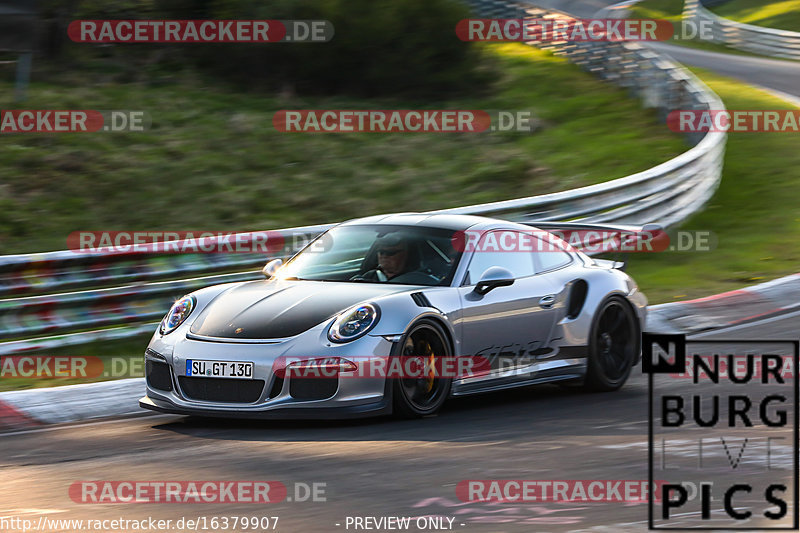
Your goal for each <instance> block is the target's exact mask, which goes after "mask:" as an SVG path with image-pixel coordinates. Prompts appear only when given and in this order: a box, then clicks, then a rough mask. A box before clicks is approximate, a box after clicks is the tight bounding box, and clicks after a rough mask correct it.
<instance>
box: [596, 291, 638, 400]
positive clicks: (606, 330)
mask: <svg viewBox="0 0 800 533" xmlns="http://www.w3.org/2000/svg"><path fill="white" fill-rule="evenodd" d="M640 345H641V335H640V333H639V326H638V320H637V318H636V315H635V313H634V311H633V309H632V308H631V306H630V305H628V303H627V302H626V301H625V300H624V299H623V298H622V297H620V296H611V297H609V298H607V299H606V300H605V301H603V303H602V304H600V306H599V307H598V308H597V312H596V314H595V319H594V322H593V324H592V330H591V332H590V337H589V354H588V355H589V360H588V367H587V369H586V379H585V381H584V383H583V387H584V388H585V389H586V390H590V391H598V392H602V391H614V390H617V389H619V388H620V387H622V385H624V384H625V382H626V381H627V380H628V377H629V376H630V374H631V369H632V368H633V364H634V362H635V361H636V357H637V356H638V354H639V349H640Z"/></svg>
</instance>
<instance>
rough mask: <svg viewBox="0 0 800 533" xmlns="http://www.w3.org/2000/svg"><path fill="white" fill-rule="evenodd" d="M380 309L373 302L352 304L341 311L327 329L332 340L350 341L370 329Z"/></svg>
mask: <svg viewBox="0 0 800 533" xmlns="http://www.w3.org/2000/svg"><path fill="white" fill-rule="evenodd" d="M379 318H380V309H378V306H377V305H374V304H362V305H354V306H353V307H351V308H350V309H347V310H346V311H344V312H343V313H341V314H340V315H339V316H338V317H336V320H334V321H333V324H331V327H330V329H329V330H328V339H330V340H331V341H332V342H350V341H352V340H355V339H357V338H359V337H361V336H362V335H366V333H367V332H368V331H369V330H371V329H372V326H374V325H375V324H377V323H378V319H379Z"/></svg>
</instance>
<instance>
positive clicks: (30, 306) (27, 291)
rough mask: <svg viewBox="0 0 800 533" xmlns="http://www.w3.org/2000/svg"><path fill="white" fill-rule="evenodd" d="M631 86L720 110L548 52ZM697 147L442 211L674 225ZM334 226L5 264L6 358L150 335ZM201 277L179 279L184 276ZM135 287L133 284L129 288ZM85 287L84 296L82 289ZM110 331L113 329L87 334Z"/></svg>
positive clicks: (634, 50) (665, 83) (500, 14)
mask: <svg viewBox="0 0 800 533" xmlns="http://www.w3.org/2000/svg"><path fill="white" fill-rule="evenodd" d="M469 3H470V4H471V5H472V6H473V8H474V9H475V11H476V13H477V14H478V16H483V17H497V18H520V17H521V14H522V13H525V16H528V17H566V15H564V14H562V13H558V12H554V11H552V10H549V11H542V10H538V9H528V8H525V7H523V6H520V5H518V4H514V3H509V2H504V1H502V0H472V1H470V2H469ZM544 47H545V48H548V49H550V50H552V51H553V53H555V54H558V55H563V56H566V57H567V58H568V59H569V60H570V61H572V62H574V63H576V64H577V65H580V66H581V67H582V68H584V69H585V70H587V71H589V72H591V73H593V74H595V75H597V76H600V77H601V78H603V79H605V80H608V81H610V82H613V83H616V84H618V85H620V86H622V87H625V88H627V89H628V90H629V91H630V92H631V93H632V94H633V95H635V96H637V97H639V98H640V99H641V100H642V102H643V103H644V105H645V106H647V107H650V108H656V109H658V111H659V114H660V116H661V118H662V119H665V118H666V116H667V114H668V113H669V112H670V111H671V110H674V109H694V110H702V109H718V110H722V109H724V106H723V104H722V102H721V101H720V100H719V98H718V97H717V96H716V95H715V94H714V93H713V92H712V91H711V90H710V89H708V87H706V86H705V85H704V84H703V83H702V82H701V81H700V80H698V79H697V78H696V77H695V76H693V75H692V74H691V73H689V72H688V71H686V70H685V69H683V68H682V67H680V66H679V65H677V64H675V63H674V62H672V61H671V60H669V59H668V58H666V57H663V56H660V55H658V54H657V53H655V52H652V51H650V50H648V49H646V48H643V47H642V46H640V45H637V44H635V43H612V42H607V43H603V42H576V43H569V42H558V43H547V44H546V45H544ZM688 140H689V143H690V144H691V145H692V148H691V149H690V150H688V151H687V152H685V153H683V154H681V155H679V156H678V157H676V158H674V159H672V160H670V161H667V162H665V163H663V164H661V165H658V166H657V167H654V168H651V169H649V170H646V171H644V172H640V173H637V174H633V175H630V176H626V177H624V178H619V179H616V180H613V181H609V182H606V183H600V184H597V185H592V186H588V187H582V188H579V189H573V190H569V191H564V192H558V193H553V194H546V195H540V196H531V197H528V198H519V199H515V200H508V201H502V202H493V203H487V204H481V205H472V206H466V207H458V208H452V209H443V210H439V211H435V212H437V213H461V214H474V215H484V216H491V217H497V218H505V219H510V220H518V221H522V222H531V221H554V220H559V221H580V222H590V223H591V222H596V223H600V222H605V223H619V224H637V225H643V224H645V223H656V224H659V225H661V226H662V227H672V226H675V225H677V224H679V223H680V222H682V221H683V220H685V219H686V218H687V217H688V216H690V215H691V214H693V213H695V212H697V211H698V210H699V209H701V208H702V206H703V205H704V204H705V203H706V202H707V201H708V199H709V198H710V197H711V196H712V195H713V193H714V191H715V190H716V188H717V185H718V184H719V180H720V177H721V172H722V161H723V157H724V150H725V140H726V136H725V134H724V133H708V134H705V135H703V134H700V135H692V136H689V138H688ZM331 226H332V224H325V225H319V226H307V227H302V228H289V229H286V230H281V231H282V233H283V234H285V235H288V236H291V237H292V238H289V239H286V240H285V241H286V245H285V246H284V248H283V249H282V250H280V251H277V252H276V253H274V254H270V257H267V256H266V255H259V254H247V255H243V254H163V253H162V254H149V255H130V254H128V255H125V254H117V255H113V256H99V257H98V256H97V255H93V254H90V253H77V252H72V251H59V252H48V253H42V254H29V255H14V256H2V257H0V298H2V299H0V354H7V353H17V352H23V351H29V350H35V349H38V350H41V349H47V348H52V347H55V346H63V345H69V344H80V343H83V342H88V341H95V340H103V339H116V338H122V337H126V336H131V335H137V334H141V333H143V332H146V331H152V330H153V329H154V327H155V324H156V321H157V319H158V318H160V317H161V316H162V315H163V313H164V312H166V310H167V308H168V306H169V305H170V304H171V303H172V302H173V301H174V300H175V299H176V298H178V297H180V296H182V295H183V294H185V293H186V292H189V291H191V290H194V289H196V288H198V287H201V286H207V285H211V284H215V283H224V282H231V281H242V280H249V279H258V278H259V276H260V272H259V269H260V267H261V266H262V265H263V264H264V262H265V261H266V260H267V259H270V258H272V257H281V256H284V257H285V256H287V255H291V253H292V252H293V251H294V250H295V249H296V248H297V246H298V244H302V239H300V242H299V243H298V242H296V241H297V239H296V238H295V237H297V236H300V237H302V238H306V239H307V238H313V237H314V236H316V235H318V234H319V233H321V232H322V231H324V230H326V229H327V228H329V227H331ZM197 274H203V276H197V277H188V278H185V279H175V278H178V277H180V276H191V275H197ZM126 283H127V284H128V285H125V284H126ZM77 289H80V290H77ZM92 327H94V328H98V327H103V328H105V329H93V330H90V331H85V330H86V329H87V328H92Z"/></svg>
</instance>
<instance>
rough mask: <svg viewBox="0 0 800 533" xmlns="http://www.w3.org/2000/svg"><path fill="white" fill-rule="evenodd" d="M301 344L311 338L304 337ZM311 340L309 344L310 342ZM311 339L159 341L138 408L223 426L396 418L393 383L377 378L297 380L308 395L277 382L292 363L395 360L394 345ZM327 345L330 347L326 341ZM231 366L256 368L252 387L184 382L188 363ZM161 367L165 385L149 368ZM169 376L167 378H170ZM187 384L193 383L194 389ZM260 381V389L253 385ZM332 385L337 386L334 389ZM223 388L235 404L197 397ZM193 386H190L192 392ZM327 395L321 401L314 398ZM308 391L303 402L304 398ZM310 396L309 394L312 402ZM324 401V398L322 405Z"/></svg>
mask: <svg viewBox="0 0 800 533" xmlns="http://www.w3.org/2000/svg"><path fill="white" fill-rule="evenodd" d="M300 337H306V336H305V335H301V336H300ZM309 337H310V336H309ZM314 337H315V338H314V339H313V340H314V341H316V342H309V341H310V340H312V339H309V338H308V337H306V338H295V339H287V340H281V341H276V342H273V343H237V342H209V341H206V340H197V339H190V338H185V337H184V338H179V339H178V340H177V341H175V342H174V344H172V343H166V342H165V340H166V339H164V338H160V337H158V335H157V334H156V336H154V338H153V340H152V341H151V343H150V346H149V347H148V350H147V353H146V355H145V359H146V361H147V362H148V363H149V364H148V365H146V366H147V369H148V370H147V380H146V381H147V395H146V396H145V397H144V398H142V399H141V400H139V406H140V407H142V408H144V409H151V410H155V411H161V412H165V413H174V414H182V415H196V416H208V417H225V418H231V417H234V418H283V419H286V418H318V419H320V418H326V419H334V418H357V417H368V416H379V415H383V414H389V413H391V404H392V402H391V386H389V385H390V383H389V382H390V380H387V379H385V378H376V377H366V378H361V377H355V376H351V375H345V374H342V375H339V376H338V377H334V378H325V380H327V383H325V384H323V383H322V382H320V384H319V386H317V381H318V380H314V378H299V379H304V380H306V382H305V383H304V384H303V387H300V384H299V383H298V382H297V381H296V380H297V379H298V378H295V377H292V376H285V377H283V376H279V375H277V374H276V373H275V371H274V370H275V368H280V366H281V361H285V360H286V359H289V360H294V359H297V358H310V357H340V358H343V359H348V357H349V358H352V359H362V360H363V359H364V358H369V357H377V358H385V357H386V356H388V355H390V353H391V351H392V349H393V347H394V343H393V342H391V341H389V340H386V339H384V338H383V337H372V336H369V335H368V336H366V337H363V338H361V339H358V340H356V341H354V342H352V343H348V344H343V345H338V344H333V343H325V342H323V343H320V342H319V339H318V338H316V337H317V336H316V335H314ZM326 340H327V339H326ZM188 359H197V360H225V361H237V362H238V361H241V362H253V364H254V370H253V378H254V379H253V380H241V381H242V384H241V385H242V386H241V387H239V380H227V379H220V378H207V377H188V376H186V361H187V360H188ZM154 365H160V366H159V367H158V368H159V371H160V372H161V375H162V376H166V377H164V378H163V379H160V380H159V379H153V377H154V375H153V374H152V373H151V368H152V367H153V366H154ZM166 369H168V376H167V375H166V371H167V370H166ZM188 380H192V381H191V382H190V381H188ZM256 380H258V383H256V382H255V381H256ZM331 380H332V381H331ZM222 381H225V382H227V383H225V384H224V385H225V388H226V390H229V391H231V390H232V391H233V392H235V393H236V394H232V395H231V396H230V397H226V398H224V399H221V397H220V395H219V394H215V395H213V397H214V400H213V401H212V400H209V398H210V397H212V395H208V396H204V395H203V394H198V392H197V391H198V390H203V387H204V385H201V386H200V387H197V386H195V385H196V384H198V383H201V384H207V385H208V387H209V388H216V386H217V385H218V384H221V382H222ZM190 385H191V386H190ZM240 388H241V389H244V388H247V389H249V390H250V391H253V390H254V388H255V393H252V394H250V396H249V397H248V398H246V399H242V398H243V395H241V394H238V392H239V389H240ZM317 389H319V390H323V389H324V390H325V391H326V392H324V393H321V394H320V395H315V394H314V392H315V390H317ZM301 390H302V391H303V392H302V394H301V393H300V392H299V391H301ZM309 391H311V394H309ZM317 396H319V397H317Z"/></svg>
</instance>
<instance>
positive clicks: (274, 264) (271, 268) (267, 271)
mask: <svg viewBox="0 0 800 533" xmlns="http://www.w3.org/2000/svg"><path fill="white" fill-rule="evenodd" d="M281 266H283V259H273V260H272V261H269V262H267V264H266V265H264V268H262V269H261V273H262V274H264V277H265V278H267V279H270V278H271V277H272V276H274V275H275V272H277V271H278V269H279V268H280V267H281Z"/></svg>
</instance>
